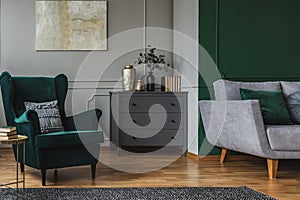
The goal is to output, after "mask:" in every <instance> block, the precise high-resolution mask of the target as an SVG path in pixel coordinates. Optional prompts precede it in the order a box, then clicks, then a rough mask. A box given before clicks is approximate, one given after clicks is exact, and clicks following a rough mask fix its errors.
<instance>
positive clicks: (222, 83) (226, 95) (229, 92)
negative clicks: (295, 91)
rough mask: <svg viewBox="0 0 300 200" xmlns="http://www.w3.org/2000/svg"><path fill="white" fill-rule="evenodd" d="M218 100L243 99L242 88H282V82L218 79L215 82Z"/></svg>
mask: <svg viewBox="0 0 300 200" xmlns="http://www.w3.org/2000/svg"><path fill="white" fill-rule="evenodd" d="M213 85H214V91H215V97H216V100H218V101H225V100H241V99H242V98H241V94H240V88H244V89H248V90H281V86H280V82H279V81H275V82H237V81H228V80H224V79H221V80H218V81H215V82H214V83H213Z"/></svg>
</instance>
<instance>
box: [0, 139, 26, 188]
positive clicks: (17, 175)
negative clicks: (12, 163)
mask: <svg viewBox="0 0 300 200" xmlns="http://www.w3.org/2000/svg"><path fill="white" fill-rule="evenodd" d="M27 138H28V137H27V136H24V135H18V138H15V139H7V140H0V144H14V145H16V151H17V152H16V153H17V167H16V181H15V182H11V183H6V184H2V183H0V187H8V185H12V184H16V185H17V190H18V189H19V183H23V188H25V151H26V145H25V143H26V140H27ZM19 144H23V165H24V172H23V178H22V180H19V165H18V160H19ZM8 188H9V187H8Z"/></svg>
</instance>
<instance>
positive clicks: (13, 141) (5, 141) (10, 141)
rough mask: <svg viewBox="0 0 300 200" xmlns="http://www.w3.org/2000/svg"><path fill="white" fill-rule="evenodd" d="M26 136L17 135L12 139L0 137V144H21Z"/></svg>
mask: <svg viewBox="0 0 300 200" xmlns="http://www.w3.org/2000/svg"><path fill="white" fill-rule="evenodd" d="M27 138H28V137H27V136H25V135H18V138H14V139H3V140H1V139H0V144H17V143H19V144H22V143H25V142H26V140H27Z"/></svg>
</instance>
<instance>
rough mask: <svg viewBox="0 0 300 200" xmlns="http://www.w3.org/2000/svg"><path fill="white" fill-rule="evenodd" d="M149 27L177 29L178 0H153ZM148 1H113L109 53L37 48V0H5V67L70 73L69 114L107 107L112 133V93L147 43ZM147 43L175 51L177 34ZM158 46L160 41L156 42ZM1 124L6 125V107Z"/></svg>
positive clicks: (15, 70) (22, 71)
mask: <svg viewBox="0 0 300 200" xmlns="http://www.w3.org/2000/svg"><path fill="white" fill-rule="evenodd" d="M147 1H148V3H147V7H148V8H147V25H148V26H156V27H163V28H172V25H173V22H172V21H173V18H172V16H173V0H147ZM143 3H144V2H143V1H142V0H108V35H109V41H108V51H98V52H84V51H77V52H74V51H65V52H61V51H52V52H36V51H35V49H34V47H35V1H34V0H1V71H4V70H7V71H9V72H11V73H12V74H13V75H42V76H54V75H57V74H59V73H64V74H66V75H67V76H68V77H69V80H70V84H69V93H68V97H67V103H66V106H67V107H66V109H67V113H68V114H71V113H78V112H80V111H83V110H86V109H87V108H92V107H99V108H101V109H102V110H103V111H104V116H103V118H102V121H101V126H102V128H103V129H104V130H105V132H106V134H108V110H109V101H108V91H110V90H112V89H114V88H115V87H117V88H118V87H119V86H120V82H118V79H119V78H120V77H121V69H122V68H123V66H124V65H126V64H132V62H133V61H134V59H135V58H136V57H137V55H138V54H137V49H141V48H142V47H143V46H144V32H143V30H135V31H133V29H136V28H141V27H143V26H144V9H143V8H144V4H143ZM148 35H149V36H150V37H149V38H147V43H148V44H151V45H153V44H152V42H153V43H154V42H155V43H159V44H160V45H162V46H163V47H166V48H167V49H172V46H173V44H172V43H173V39H172V38H173V36H172V34H169V33H167V34H164V35H163V37H162V38H163V40H161V37H156V38H153V37H151V33H149V34H148ZM154 45H155V44H154ZM0 114H1V116H0V123H1V125H4V124H5V121H4V114H3V108H2V104H1V109H0Z"/></svg>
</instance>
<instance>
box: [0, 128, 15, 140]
mask: <svg viewBox="0 0 300 200" xmlns="http://www.w3.org/2000/svg"><path fill="white" fill-rule="evenodd" d="M16 138H18V135H17V130H16V127H14V126H5V127H0V140H9V139H16Z"/></svg>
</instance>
